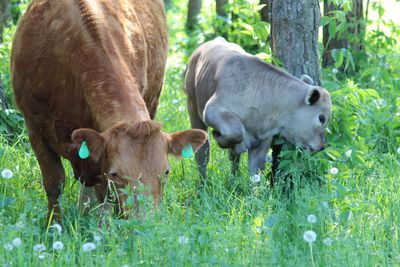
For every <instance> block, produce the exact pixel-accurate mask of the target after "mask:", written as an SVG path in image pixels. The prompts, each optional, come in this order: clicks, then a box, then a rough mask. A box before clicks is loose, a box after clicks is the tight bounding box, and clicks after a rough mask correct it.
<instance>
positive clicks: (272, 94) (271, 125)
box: [186, 37, 331, 178]
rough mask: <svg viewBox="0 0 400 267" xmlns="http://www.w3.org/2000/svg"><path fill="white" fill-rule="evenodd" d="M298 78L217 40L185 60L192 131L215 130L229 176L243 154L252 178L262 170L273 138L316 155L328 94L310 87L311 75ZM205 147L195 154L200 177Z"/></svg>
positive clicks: (328, 114)
mask: <svg viewBox="0 0 400 267" xmlns="http://www.w3.org/2000/svg"><path fill="white" fill-rule="evenodd" d="M302 80H304V82H303V81H302ZM302 80H300V79H297V78H296V77H294V76H292V75H290V74H288V73H286V72H284V71H282V70H280V69H278V68H276V67H274V66H272V65H270V64H267V63H265V62H263V61H262V60H260V59H259V58H257V57H255V56H252V55H250V54H248V53H246V52H245V51H244V50H243V49H242V48H241V47H240V46H238V45H236V44H233V43H229V42H227V41H225V39H223V38H221V37H218V38H216V39H215V40H213V41H210V42H207V43H205V44H203V45H201V46H200V47H199V48H198V49H197V50H196V51H195V52H194V53H193V55H192V57H191V59H190V62H189V66H188V69H187V73H186V93H187V100H188V109H189V114H190V121H191V125H192V128H198V129H203V130H207V128H208V127H211V128H212V129H213V131H212V133H213V136H214V137H215V139H216V140H217V142H218V144H219V146H220V147H222V148H228V149H229V155H230V159H231V161H232V171H233V172H236V170H237V168H238V163H239V160H240V154H241V153H243V152H246V151H247V152H248V153H249V155H248V158H249V162H248V164H249V172H250V175H253V174H256V173H257V172H258V171H259V170H263V169H264V167H265V157H266V153H267V152H268V150H269V148H270V146H271V142H272V138H273V136H274V135H277V134H281V135H282V136H283V137H284V138H285V139H286V140H287V141H289V142H290V143H292V144H295V145H299V146H301V147H303V148H305V149H307V150H310V151H320V150H322V149H323V148H324V143H325V140H324V139H325V138H324V136H325V129H326V127H327V124H328V122H329V120H330V117H331V101H330V96H329V93H328V92H327V91H326V90H325V89H323V88H320V87H316V86H313V81H312V79H311V78H310V77H308V76H306V75H305V76H303V77H302ZM209 149H210V144H209V142H207V143H206V144H204V145H203V147H202V148H201V149H200V150H199V152H198V153H197V155H196V160H197V162H198V164H199V171H200V174H201V175H202V176H203V177H204V178H205V177H206V166H207V163H208V160H209V153H210V151H209Z"/></svg>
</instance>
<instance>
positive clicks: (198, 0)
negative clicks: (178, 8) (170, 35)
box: [186, 0, 202, 30]
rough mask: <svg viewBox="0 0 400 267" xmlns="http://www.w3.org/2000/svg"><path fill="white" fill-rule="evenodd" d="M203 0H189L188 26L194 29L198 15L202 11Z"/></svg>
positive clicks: (189, 28)
mask: <svg viewBox="0 0 400 267" xmlns="http://www.w3.org/2000/svg"><path fill="white" fill-rule="evenodd" d="M201 4H202V0H189V4H188V14H187V20H186V28H187V29H188V30H192V29H193V28H194V27H195V26H196V25H197V17H198V16H199V14H200V11H201Z"/></svg>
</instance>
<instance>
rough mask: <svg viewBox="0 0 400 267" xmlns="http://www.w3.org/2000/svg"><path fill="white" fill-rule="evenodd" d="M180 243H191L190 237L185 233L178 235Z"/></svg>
mask: <svg viewBox="0 0 400 267" xmlns="http://www.w3.org/2000/svg"><path fill="white" fill-rule="evenodd" d="M178 243H179V244H181V245H186V244H187V243H189V238H188V237H186V236H184V235H181V236H179V237H178Z"/></svg>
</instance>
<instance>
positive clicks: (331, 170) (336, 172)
mask: <svg viewBox="0 0 400 267" xmlns="http://www.w3.org/2000/svg"><path fill="white" fill-rule="evenodd" d="M329 172H330V173H331V174H332V175H336V174H338V173H339V169H338V168H336V167H333V168H331V169H330V170H329Z"/></svg>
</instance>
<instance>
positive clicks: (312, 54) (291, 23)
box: [272, 0, 321, 85]
mask: <svg viewBox="0 0 400 267" xmlns="http://www.w3.org/2000/svg"><path fill="white" fill-rule="evenodd" d="M320 19H321V14H320V9H319V1H318V0H278V1H273V2H272V51H273V54H274V55H275V56H276V57H277V58H278V59H279V60H280V61H281V62H282V64H283V65H284V67H285V68H286V69H287V70H288V71H289V72H290V73H291V74H293V75H294V76H296V77H300V76H301V75H303V74H307V75H309V76H310V77H311V78H312V79H313V80H314V82H315V84H317V85H320V84H321V71H320V66H319V47H318V28H319V24H320Z"/></svg>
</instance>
